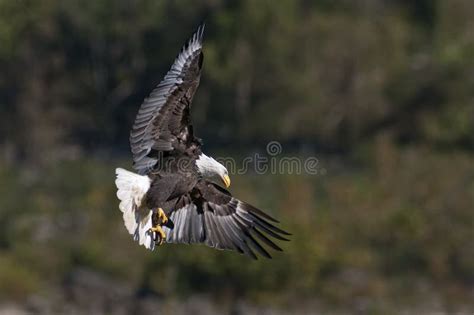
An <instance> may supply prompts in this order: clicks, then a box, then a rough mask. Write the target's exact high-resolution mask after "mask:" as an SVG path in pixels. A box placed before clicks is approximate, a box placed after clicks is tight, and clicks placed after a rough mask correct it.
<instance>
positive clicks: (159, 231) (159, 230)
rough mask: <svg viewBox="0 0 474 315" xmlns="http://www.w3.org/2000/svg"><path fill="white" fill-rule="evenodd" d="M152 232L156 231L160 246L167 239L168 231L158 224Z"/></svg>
mask: <svg viewBox="0 0 474 315" xmlns="http://www.w3.org/2000/svg"><path fill="white" fill-rule="evenodd" d="M150 231H151V232H155V233H156V234H157V235H158V237H159V240H158V242H156V243H157V244H158V246H160V245H161V244H163V242H164V241H165V239H166V233H165V232H164V231H163V229H162V228H161V226H159V225H157V226H154V227H152V228H151V229H150Z"/></svg>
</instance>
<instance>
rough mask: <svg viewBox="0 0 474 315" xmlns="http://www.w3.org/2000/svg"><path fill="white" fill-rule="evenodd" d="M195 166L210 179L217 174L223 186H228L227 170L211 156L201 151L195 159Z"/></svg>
mask: <svg viewBox="0 0 474 315" xmlns="http://www.w3.org/2000/svg"><path fill="white" fill-rule="evenodd" d="M196 166H197V167H198V170H199V173H201V175H202V176H203V177H204V178H208V179H212V178H214V177H216V176H218V177H219V178H220V179H221V180H222V182H223V183H224V185H225V187H227V188H229V186H230V177H229V172H228V171H227V169H226V168H225V166H224V165H222V164H221V163H219V162H217V161H216V160H215V159H213V158H212V157H209V156H207V155H205V154H204V153H201V155H200V156H199V158H198V159H197V160H196Z"/></svg>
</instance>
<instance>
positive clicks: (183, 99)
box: [130, 24, 204, 175]
mask: <svg viewBox="0 0 474 315" xmlns="http://www.w3.org/2000/svg"><path fill="white" fill-rule="evenodd" d="M203 33H204V24H203V25H201V26H199V28H198V29H197V31H196V33H194V35H193V36H192V38H191V39H190V40H189V42H188V43H187V44H186V45H185V46H184V47H183V48H182V50H181V53H180V54H179V55H178V57H177V58H176V60H175V61H174V63H173V65H172V66H171V69H170V70H169V71H168V73H167V74H166V76H165V78H164V79H163V81H161V82H160V84H158V86H157V87H156V88H155V89H154V90H153V92H152V93H151V94H150V96H149V97H148V98H146V99H145V101H144V102H143V104H142V106H141V107H140V109H139V111H138V114H137V117H136V118H135V123H134V125H133V128H132V131H131V132H130V146H131V150H132V154H133V167H134V168H135V170H136V171H137V172H138V173H139V174H141V175H144V174H146V173H148V172H149V171H150V170H151V169H152V168H153V167H154V166H155V165H156V163H157V162H158V158H159V152H160V151H161V152H163V151H172V150H185V149H186V148H187V146H188V145H189V144H190V141H193V140H194V135H193V133H192V126H191V121H190V117H189V108H190V105H191V102H192V99H193V96H194V93H195V92H196V89H197V87H198V85H199V79H200V76H201V67H202V62H203V54H202V39H203Z"/></svg>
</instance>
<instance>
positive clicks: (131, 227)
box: [115, 168, 155, 249]
mask: <svg viewBox="0 0 474 315" xmlns="http://www.w3.org/2000/svg"><path fill="white" fill-rule="evenodd" d="M115 174H116V175H117V178H116V180H115V185H116V186H117V197H118V199H119V200H120V205H119V208H120V210H121V211H122V212H123V221H124V224H125V227H126V228H127V230H128V232H129V233H130V234H132V235H133V238H134V239H135V240H136V241H138V243H139V244H140V245H143V246H145V247H146V248H148V249H153V248H154V246H155V242H154V240H153V233H150V232H149V229H150V228H151V227H152V214H153V211H152V210H150V209H146V208H143V207H141V206H142V200H143V197H144V196H145V194H146V192H147V191H148V189H149V188H150V178H149V177H148V176H142V175H138V174H135V173H132V172H129V171H127V170H124V169H123V168H117V169H116V170H115Z"/></svg>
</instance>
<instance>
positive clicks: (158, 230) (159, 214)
mask: <svg viewBox="0 0 474 315" xmlns="http://www.w3.org/2000/svg"><path fill="white" fill-rule="evenodd" d="M154 217H155V219H154V220H153V227H152V228H151V229H150V232H152V233H154V234H155V243H156V244H157V245H158V246H160V245H161V244H163V242H164V241H165V239H166V233H165V232H164V231H163V228H162V226H163V225H164V224H166V223H167V222H168V217H167V216H166V214H165V212H164V211H163V209H161V208H158V209H157V210H156V213H155V216H154Z"/></svg>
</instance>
